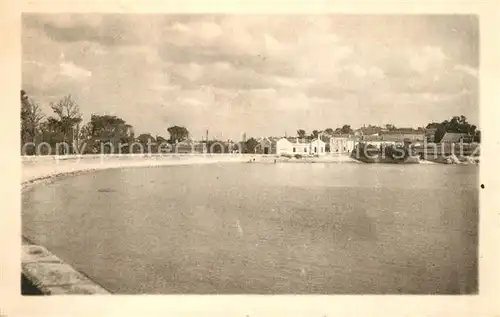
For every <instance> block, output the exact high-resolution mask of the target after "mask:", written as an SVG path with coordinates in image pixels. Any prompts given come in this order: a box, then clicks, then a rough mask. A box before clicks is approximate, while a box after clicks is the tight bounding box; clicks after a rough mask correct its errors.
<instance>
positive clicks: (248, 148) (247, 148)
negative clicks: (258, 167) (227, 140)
mask: <svg viewBox="0 0 500 317" xmlns="http://www.w3.org/2000/svg"><path fill="white" fill-rule="evenodd" d="M257 145H259V141H257V140H256V139H254V138H250V139H248V140H247V141H246V142H244V143H243V146H242V148H243V149H242V151H243V153H255V148H256V147H257Z"/></svg>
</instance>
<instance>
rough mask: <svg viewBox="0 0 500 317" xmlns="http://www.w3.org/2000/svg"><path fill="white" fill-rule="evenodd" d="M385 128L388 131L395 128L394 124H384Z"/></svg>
mask: <svg viewBox="0 0 500 317" xmlns="http://www.w3.org/2000/svg"><path fill="white" fill-rule="evenodd" d="M385 128H386V129H387V130H389V131H395V130H396V129H397V128H396V126H395V125H394V124H386V125H385Z"/></svg>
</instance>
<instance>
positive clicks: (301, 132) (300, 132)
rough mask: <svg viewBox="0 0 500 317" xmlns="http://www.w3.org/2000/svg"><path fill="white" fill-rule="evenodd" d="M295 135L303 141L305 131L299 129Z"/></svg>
mask: <svg viewBox="0 0 500 317" xmlns="http://www.w3.org/2000/svg"><path fill="white" fill-rule="evenodd" d="M297 135H298V137H299V138H301V139H303V138H305V137H306V131H305V130H303V129H299V130H297Z"/></svg>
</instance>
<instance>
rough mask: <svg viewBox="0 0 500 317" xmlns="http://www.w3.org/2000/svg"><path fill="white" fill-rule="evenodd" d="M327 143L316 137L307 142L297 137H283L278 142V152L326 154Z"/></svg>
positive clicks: (280, 153)
mask: <svg viewBox="0 0 500 317" xmlns="http://www.w3.org/2000/svg"><path fill="white" fill-rule="evenodd" d="M325 145H326V143H325V142H323V141H321V140H319V139H315V140H313V141H311V142H307V141H305V140H302V139H296V138H281V139H280V140H278V141H277V142H276V153H277V154H279V155H282V154H285V155H297V154H299V155H325V154H326V149H325Z"/></svg>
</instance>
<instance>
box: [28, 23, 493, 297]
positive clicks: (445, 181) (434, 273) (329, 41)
mask: <svg viewBox="0 0 500 317" xmlns="http://www.w3.org/2000/svg"><path fill="white" fill-rule="evenodd" d="M480 33H481V32H480V24H479V17H478V16H477V15H473V14H451V13H450V14H377V15H376V14H341V13H328V14H327V13H325V14H280V15H278V14H229V13H228V14H210V13H203V14H191V13H190V14H173V13H172V14H166V13H165V14H159V13H157V14H152V13H134V14H126V13H72V14H70V13H23V14H22V16H21V49H22V55H21V61H22V66H21V69H22V82H21V88H20V125H19V127H20V149H21V153H20V155H21V161H22V163H21V165H22V168H21V191H22V192H21V203H20V204H21V225H22V226H21V236H22V237H21V245H20V246H19V247H20V248H21V260H20V261H21V266H20V267H21V272H20V274H19V278H20V284H21V288H20V291H21V295H23V296H51V295H75V294H76V295H86V294H87V295H100V294H107V295H138V294H148V295H153V294H156V295H175V294H177V295H181V294H190V295H234V294H239V295H477V294H478V293H479V278H478V276H479V265H478V262H479V217H480V215H479V192H480V191H481V187H484V185H482V184H481V182H480V179H479V169H480V165H481V149H480V147H481V131H482V127H483V126H482V125H481V123H482V122H480V115H479V108H480V107H479V99H480V98H479V95H480V89H479V78H480V75H479V74H480V72H479V69H480V67H479V65H480Z"/></svg>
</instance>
